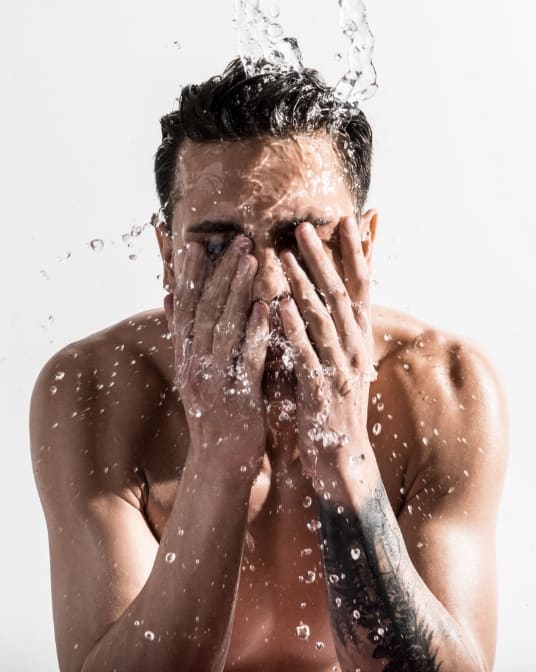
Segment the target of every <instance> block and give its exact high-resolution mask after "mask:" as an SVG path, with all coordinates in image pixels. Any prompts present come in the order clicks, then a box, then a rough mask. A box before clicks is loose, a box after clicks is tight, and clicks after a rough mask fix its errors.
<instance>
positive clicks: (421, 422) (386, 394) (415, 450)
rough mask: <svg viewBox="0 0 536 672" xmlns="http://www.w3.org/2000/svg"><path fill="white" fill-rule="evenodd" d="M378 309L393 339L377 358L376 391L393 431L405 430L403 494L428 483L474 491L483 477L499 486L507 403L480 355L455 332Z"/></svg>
mask: <svg viewBox="0 0 536 672" xmlns="http://www.w3.org/2000/svg"><path fill="white" fill-rule="evenodd" d="M382 311H383V312H384V318H383V323H384V324H385V325H387V328H391V331H392V338H388V339H387V347H386V350H385V352H384V356H383V357H382V359H381V362H380V367H379V373H380V376H379V381H378V385H379V387H378V389H381V390H382V392H381V393H382V395H383V398H384V402H385V407H386V410H387V408H388V406H389V407H390V409H391V413H390V416H391V418H392V423H393V426H394V427H396V431H397V433H398V434H399V435H400V436H405V442H404V443H405V444H406V446H407V447H408V450H407V460H406V465H407V466H406V481H407V488H406V490H407V493H408V495H409V496H411V494H414V493H415V492H419V491H421V490H423V489H425V488H426V489H429V488H433V489H434V492H435V493H436V494H438V495H439V496H441V495H442V494H445V493H448V492H450V493H452V492H454V489H456V488H460V489H461V487H462V486H464V492H465V493H466V494H468V495H469V494H470V493H473V494H474V495H475V497H479V496H480V495H481V494H482V492H483V490H484V489H485V488H488V489H489V484H490V481H492V480H493V481H494V482H495V483H496V484H497V485H500V483H501V482H502V480H503V477H504V471H505V466H506V460H507V450H508V448H507V446H508V417H507V404H506V399H505V394H504V390H503V386H502V383H501V381H500V378H499V376H498V373H497V371H496V369H495V367H494V365H493V364H492V362H491V361H490V359H489V357H488V356H487V354H486V353H485V352H484V351H483V349H482V348H481V347H480V346H479V345H477V344H476V343H474V342H471V341H470V340H468V339H465V338H462V337H460V336H458V335H456V334H453V333H449V332H446V331H442V330H439V329H436V328H434V327H433V326H431V325H428V324H425V323H424V322H422V321H420V320H416V319H415V318H412V317H411V316H409V315H406V314H403V313H399V312H396V311H391V310H390V309H382ZM389 333H391V332H389ZM498 490H499V491H500V487H499V488H498Z"/></svg>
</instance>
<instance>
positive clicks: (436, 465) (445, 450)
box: [398, 343, 508, 669]
mask: <svg viewBox="0 0 536 672" xmlns="http://www.w3.org/2000/svg"><path fill="white" fill-rule="evenodd" d="M434 347H436V348H437V343H436V344H434ZM425 354H429V353H425ZM436 354H437V353H436ZM423 359H424V358H423ZM438 360H439V364H438V365H437V367H436V372H437V375H436V376H433V375H432V376H430V375H429V370H428V374H427V378H426V379H425V378H424V377H423V379H420V378H419V369H418V366H419V365H418V364H416V365H415V366H414V370H416V374H415V375H416V379H415V380H416V382H417V384H418V385H419V391H421V390H423V389H425V390H426V394H427V398H428V399H433V400H434V403H433V404H428V405H427V406H426V407H425V406H424V405H423V406H421V407H420V408H419V413H418V415H419V422H418V423H416V426H417V427H418V429H417V430H416V437H415V440H416V441H417V442H418V444H420V445H421V446H422V445H426V448H425V449H419V450H415V455H418V464H417V466H416V467H414V476H413V481H412V484H411V485H410V487H409V488H408V495H407V498H406V502H405V504H404V506H403V507H402V509H401V511H400V513H399V517H398V520H399V524H400V528H401V530H402V533H403V536H404V539H405V542H406V546H407V549H408V552H409V554H410V557H411V559H412V562H413V564H414V566H415V568H416V569H417V571H418V573H419V574H420V576H421V577H422V579H423V580H424V581H425V583H426V584H427V586H428V587H429V588H430V590H431V591H432V592H433V593H434V595H435V596H436V597H437V598H438V599H439V600H440V601H441V603H442V604H443V606H444V607H445V608H446V609H447V610H448V611H449V613H450V614H451V615H452V616H453V617H454V618H455V620H456V621H457V622H458V623H459V625H460V627H461V628H462V630H463V632H464V633H465V634H466V635H471V636H472V637H473V639H474V642H475V645H476V647H477V649H478V650H479V651H480V652H481V655H482V657H483V658H484V659H485V660H486V661H487V663H488V665H489V667H490V669H491V666H492V662H493V658H494V651H495V638H496V569H495V524H496V515H497V508H498V503H499V497H500V492H501V485H502V481H503V478H504V472H505V466H506V456H507V433H508V432H507V417H506V408H505V406H506V405H505V400H504V395H503V392H502V388H501V386H500V383H499V382H498V380H497V376H496V374H495V372H494V370H493V368H492V367H491V365H490V364H489V362H488V361H487V360H486V359H485V358H484V357H483V356H482V355H481V354H480V353H479V352H477V351H475V350H474V349H468V348H466V347H465V346H460V345H459V344H456V347H453V346H452V344H449V345H447V347H446V348H443V350H442V352H441V353H440V354H439V355H438V359H436V361H438ZM425 361H427V360H425ZM415 398H418V395H417V394H415ZM423 438H426V441H425V442H424V444H423V441H422V439H423Z"/></svg>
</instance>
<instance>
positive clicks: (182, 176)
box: [174, 134, 353, 222]
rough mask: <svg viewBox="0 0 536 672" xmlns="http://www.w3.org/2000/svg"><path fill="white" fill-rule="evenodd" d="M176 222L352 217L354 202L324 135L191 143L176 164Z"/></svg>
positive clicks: (340, 164)
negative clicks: (203, 219)
mask: <svg viewBox="0 0 536 672" xmlns="http://www.w3.org/2000/svg"><path fill="white" fill-rule="evenodd" d="M177 187H178V189H177V192H178V195H179V198H178V201H177V203H176V206H175V208H174V215H175V216H174V220H177V219H178V220H179V221H182V222H185V221H186V222H187V221H189V220H191V219H192V218H193V217H195V218H196V219H197V218H200V217H201V218H205V217H213V216H218V217H220V218H232V219H234V220H239V221H240V220H248V219H250V218H254V219H256V220H259V219H262V220H278V219H285V218H292V217H304V216H308V214H309V212H310V211H311V210H313V211H315V212H317V213H318V214H319V216H324V217H333V218H334V217H341V216H342V215H343V214H350V213H351V211H352V209H353V199H352V196H351V194H350V192H349V190H348V188H347V180H346V179H345V174H344V169H343V166H342V163H341V160H340V159H339V156H338V154H337V152H336V150H335V149H334V146H333V142H332V140H331V139H330V138H329V137H328V136H327V135H325V134H315V135H300V136H297V137H295V138H272V137H270V138H254V139H247V140H243V141H236V142H230V141H224V142H219V143H193V142H187V143H185V144H184V146H183V147H182V149H181V151H180V154H179V157H178V162H177Z"/></svg>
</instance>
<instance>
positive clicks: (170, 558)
mask: <svg viewBox="0 0 536 672" xmlns="http://www.w3.org/2000/svg"><path fill="white" fill-rule="evenodd" d="M176 559H177V556H176V555H175V553H166V557H165V558H164V560H165V561H166V562H167V563H168V565H171V563H172V562H175V560H176Z"/></svg>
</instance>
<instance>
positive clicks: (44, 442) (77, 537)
mask: <svg viewBox="0 0 536 672" xmlns="http://www.w3.org/2000/svg"><path fill="white" fill-rule="evenodd" d="M90 364H91V362H81V361H80V358H76V359H73V357H72V356H71V355H70V354H69V353H68V352H64V353H60V354H59V355H57V356H56V357H55V358H53V359H52V360H51V361H50V362H49V363H48V364H47V365H46V366H45V368H44V369H43V371H42V372H41V374H40V376H39V379H38V381H37V383H36V386H35V389H34V394H33V397H32V405H31V414H30V429H31V442H32V458H33V465H34V473H35V478H36V483H37V487H38V491H39V495H40V497H41V502H42V505H43V509H44V512H45V517H46V521H47V527H48V536H49V547H50V563H51V581H52V600H53V611H54V624H55V632H56V644H57V649H58V656H59V661H60V668H61V669H62V670H65V671H67V670H69V671H71V670H73V671H74V670H79V669H80V668H81V666H82V663H83V661H84V659H85V657H86V656H87V654H88V652H89V651H90V649H91V648H92V647H93V646H94V644H95V643H96V642H97V641H98V639H100V638H101V637H102V636H103V635H104V634H105V632H106V631H107V630H108V628H109V627H110V626H111V625H112V624H113V622H114V621H116V620H117V619H118V618H119V617H120V616H121V614H122V613H123V612H124V611H125V609H126V608H127V607H128V606H129V604H130V603H131V602H132V601H133V600H134V599H135V598H136V596H137V595H138V593H139V592H140V590H141V588H142V587H143V585H144V583H145V581H146V580H147V578H148V576H149V574H150V571H151V568H152V564H153V562H154V556H155V554H156V550H157V546H158V545H157V542H156V540H155V539H154V537H153V535H152V533H151V531H150V529H149V528H148V526H147V524H146V521H145V519H144V517H143V514H142V511H141V510H140V507H139V506H138V505H137V502H136V498H135V497H134V496H133V495H132V493H131V491H130V490H129V488H128V485H125V484H126V483H127V480H128V479H127V475H126V474H124V473H122V469H121V466H122V465H118V464H116V465H115V469H114V468H113V464H110V466H109V467H108V464H107V461H104V463H103V460H102V458H101V456H100V452H102V451H104V450H107V451H108V453H109V455H111V454H112V450H114V446H113V445H103V444H106V439H105V438H104V437H105V436H106V432H104V431H103V422H105V420H101V418H102V414H100V417H99V409H98V405H97V404H96V402H95V395H94V391H93V388H92V380H91V375H90V369H91V367H90ZM59 371H61V374H62V375H61V384H60V383H58V382H56V383H54V379H55V378H56V377H57V375H58V372H59ZM80 374H81V375H80ZM53 383H54V384H55V386H56V388H57V391H56V392H55V393H54V394H52V395H51V394H50V391H49V390H50V386H51V384H53ZM97 444H98V445H97ZM97 448H98V450H97ZM99 451H100V452H99ZM109 461H110V462H112V463H113V460H109ZM105 465H106V466H105Z"/></svg>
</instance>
